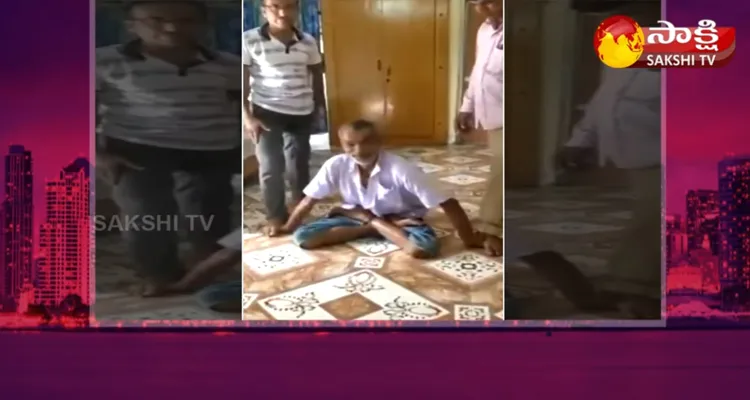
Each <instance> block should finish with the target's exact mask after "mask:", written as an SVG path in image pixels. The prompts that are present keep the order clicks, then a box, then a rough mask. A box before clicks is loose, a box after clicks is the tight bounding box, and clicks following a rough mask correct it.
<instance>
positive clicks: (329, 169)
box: [283, 156, 340, 233]
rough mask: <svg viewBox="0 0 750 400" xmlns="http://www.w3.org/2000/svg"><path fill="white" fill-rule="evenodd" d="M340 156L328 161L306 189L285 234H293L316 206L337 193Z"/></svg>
mask: <svg viewBox="0 0 750 400" xmlns="http://www.w3.org/2000/svg"><path fill="white" fill-rule="evenodd" d="M339 158H340V157H339V156H334V157H333V158H330V159H328V161H326V162H325V163H323V166H322V167H320V171H318V173H317V174H316V175H315V177H314V178H313V179H312V180H311V181H310V183H309V184H308V185H307V187H305V190H303V193H304V194H305V198H304V199H302V201H300V202H299V204H297V206H296V207H295V208H294V211H292V215H291V216H290V217H289V219H288V220H287V222H286V224H284V227H283V230H284V231H285V232H290V233H291V232H292V231H294V230H295V229H297V228H298V227H299V226H300V224H302V221H304V219H305V218H306V217H307V216H308V215H309V214H310V211H312V209H313V207H315V204H317V203H318V202H319V201H320V200H322V199H325V198H326V197H329V196H331V195H332V194H333V193H335V192H336V189H337V188H336V182H337V179H336V174H337V171H338V165H337V164H338V160H339Z"/></svg>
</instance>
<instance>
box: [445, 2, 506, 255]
mask: <svg viewBox="0 0 750 400" xmlns="http://www.w3.org/2000/svg"><path fill="white" fill-rule="evenodd" d="M469 3H471V4H473V5H474V9H475V10H476V12H477V13H478V14H479V15H480V16H481V17H483V18H484V20H485V21H484V23H483V24H482V25H481V26H480V27H479V31H478V32H477V48H476V50H477V51H476V59H475V61H474V68H473V69H472V71H471V77H470V78H469V79H470V80H469V87H468V89H466V93H465V94H464V99H463V103H462V104H461V109H460V110H459V112H458V115H457V116H456V131H458V132H459V133H460V134H463V133H468V132H470V131H472V130H474V129H479V128H481V129H484V130H486V131H487V136H488V139H489V143H490V150H491V151H492V164H491V166H490V180H489V184H488V185H487V189H486V192H485V195H484V198H482V204H481V206H480V210H479V219H480V224H479V225H478V226H479V230H480V231H481V232H482V233H483V234H484V249H485V251H486V252H487V255H489V256H491V257H495V256H500V255H502V252H503V242H502V236H503V192H504V190H505V188H504V184H503V74H504V69H503V64H504V56H503V55H504V49H503V46H504V43H505V40H504V38H503V0H470V1H469Z"/></svg>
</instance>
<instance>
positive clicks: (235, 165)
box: [102, 139, 242, 283]
mask: <svg viewBox="0 0 750 400" xmlns="http://www.w3.org/2000/svg"><path fill="white" fill-rule="evenodd" d="M102 150H103V151H105V152H106V153H108V154H112V155H116V156H120V157H123V158H125V159H126V160H128V161H130V162H132V163H133V164H135V165H138V166H139V167H142V168H143V169H142V170H133V169H123V170H122V173H121V174H120V177H119V180H118V181H117V182H116V184H115V185H114V187H113V193H112V194H113V197H114V199H115V202H116V203H117V205H118V206H119V208H120V215H121V219H120V221H128V222H129V223H128V224H127V225H125V224H124V223H123V225H122V227H123V228H124V232H123V233H124V238H125V241H126V243H127V249H128V254H129V255H130V256H131V257H132V261H133V262H134V263H135V264H136V265H137V266H138V268H139V270H140V271H139V272H140V273H141V274H142V275H143V277H144V278H146V279H148V280H151V281H153V282H156V283H170V282H173V281H175V280H177V279H179V278H180V277H181V276H182V274H183V273H184V269H183V267H182V265H181V264H180V260H179V253H178V250H179V249H178V241H179V231H180V230H184V231H186V233H187V239H188V240H189V242H190V244H191V245H192V247H193V249H194V250H196V252H198V253H205V254H210V253H211V252H213V251H215V250H216V249H217V248H218V247H217V246H218V245H217V244H216V242H217V241H218V240H219V239H220V238H222V237H223V236H225V235H227V234H228V233H229V232H231V230H232V228H233V225H234V224H233V221H232V220H231V205H232V202H233V200H234V189H233V187H232V182H231V180H232V175H234V174H239V173H241V171H242V151H241V148H239V147H238V148H237V149H232V150H219V151H194V150H175V149H167V148H159V147H152V146H144V145H138V144H133V143H128V142H124V141H120V140H113V139H107V141H106V147H105V148H104V149H102ZM146 217H148V219H147V218H146ZM180 217H181V218H180ZM176 220H177V221H179V222H178V226H175V222H174V221H176ZM175 228H177V229H175Z"/></svg>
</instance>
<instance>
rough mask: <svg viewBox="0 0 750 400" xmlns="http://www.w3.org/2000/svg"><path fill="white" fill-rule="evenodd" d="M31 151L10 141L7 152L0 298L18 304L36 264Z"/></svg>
mask: <svg viewBox="0 0 750 400" xmlns="http://www.w3.org/2000/svg"><path fill="white" fill-rule="evenodd" d="M32 166H33V163H32V158H31V151H29V150H26V149H25V148H24V147H23V146H20V145H11V146H10V149H9V151H8V154H7V155H6V156H5V201H4V202H3V210H2V214H3V218H2V246H3V251H2V266H3V270H2V274H1V275H2V278H0V300H2V303H1V304H3V305H5V306H7V305H8V304H17V302H18V300H19V299H20V297H21V294H22V292H23V290H24V288H27V287H29V286H30V281H31V279H32V270H33V264H34V215H33V212H34V201H33V200H34V175H33V171H32Z"/></svg>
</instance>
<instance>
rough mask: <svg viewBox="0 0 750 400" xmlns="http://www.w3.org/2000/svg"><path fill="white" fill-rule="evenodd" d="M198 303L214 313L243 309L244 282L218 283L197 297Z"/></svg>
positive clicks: (202, 291)
mask: <svg viewBox="0 0 750 400" xmlns="http://www.w3.org/2000/svg"><path fill="white" fill-rule="evenodd" d="M196 297H197V299H198V302H199V303H200V304H201V305H202V306H203V307H206V308H208V309H209V310H212V311H219V312H232V311H235V310H236V311H239V310H240V309H241V308H242V281H241V280H238V281H231V282H224V283H217V284H214V285H211V286H208V287H206V288H205V289H203V290H201V291H200V292H198V294H197V295H196Z"/></svg>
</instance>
